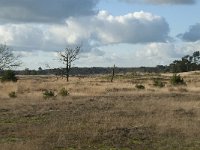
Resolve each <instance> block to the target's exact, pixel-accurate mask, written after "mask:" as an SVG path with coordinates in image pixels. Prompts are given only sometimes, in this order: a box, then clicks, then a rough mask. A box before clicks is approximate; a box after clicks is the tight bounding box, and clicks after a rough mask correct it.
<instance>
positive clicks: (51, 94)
mask: <svg viewBox="0 0 200 150" xmlns="http://www.w3.org/2000/svg"><path fill="white" fill-rule="evenodd" d="M53 97H55V93H54V92H53V91H51V90H45V91H44V92H43V98H44V99H49V98H53Z"/></svg>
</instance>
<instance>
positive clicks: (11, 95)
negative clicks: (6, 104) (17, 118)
mask: <svg viewBox="0 0 200 150" xmlns="http://www.w3.org/2000/svg"><path fill="white" fill-rule="evenodd" d="M8 95H9V97H10V98H16V97H17V95H16V92H14V91H12V92H10V93H9V94H8Z"/></svg>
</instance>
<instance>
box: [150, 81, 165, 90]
mask: <svg viewBox="0 0 200 150" xmlns="http://www.w3.org/2000/svg"><path fill="white" fill-rule="evenodd" d="M153 82H154V83H153V85H154V86H156V87H160V88H162V87H164V86H165V84H164V83H163V82H162V81H161V80H160V79H154V80H153Z"/></svg>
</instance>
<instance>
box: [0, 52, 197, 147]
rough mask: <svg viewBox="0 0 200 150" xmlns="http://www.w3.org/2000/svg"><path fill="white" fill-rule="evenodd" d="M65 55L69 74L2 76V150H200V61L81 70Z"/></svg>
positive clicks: (187, 59) (15, 73)
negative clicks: (72, 66)
mask: <svg viewBox="0 0 200 150" xmlns="http://www.w3.org/2000/svg"><path fill="white" fill-rule="evenodd" d="M66 50H67V49H66ZM71 50H72V51H73V50H76V49H71ZM10 52H11V51H9V53H10ZM74 52H75V51H74ZM10 54H11V53H10ZM65 54H66V55H65ZM74 54H77V53H74ZM62 55H63V56H64V57H62V58H64V62H65V64H66V68H65V69H49V70H43V69H42V68H41V67H40V68H39V69H38V70H37V71H35V74H34V75H31V74H32V71H31V73H30V72H29V71H30V70H24V71H25V72H29V74H25V73H24V72H23V71H11V70H9V69H12V68H13V67H14V66H15V65H14V66H12V65H8V67H6V68H2V69H1V82H0V102H1V105H0V149H3V150H4V149H5V150H7V149H13V150H27V149H28V150H51V149H52V150H53V149H55V150H76V149H83V150H94V149H98V150H132V149H137V150H138V149H139V150H143V149H166V150H169V149H170V150H171V149H174V150H177V149H181V150H184V149H185V150H186V149H199V147H200V142H199V141H200V128H199V125H200V111H199V107H200V99H199V97H200V93H199V91H200V72H199V71H198V69H199V63H198V62H199V61H198V59H199V53H198V54H197V52H195V53H194V54H193V55H192V56H188V57H184V59H183V58H182V59H181V60H180V61H175V62H173V63H172V64H170V65H169V66H157V67H155V68H145V67H142V68H117V67H113V68H92V69H91V68H82V70H81V69H79V68H71V64H70V63H69V62H70V61H69V60H70V58H72V57H68V56H69V55H68V53H62ZM1 56H3V55H0V58H3V57H1ZM10 56H12V57H11V58H14V57H13V56H14V55H10ZM70 56H75V55H70ZM76 56H77V55H76ZM191 57H192V58H191ZM76 58H77V57H75V58H73V60H75V59H76ZM0 62H3V61H0ZM67 62H68V63H67ZM185 62H187V63H185ZM183 66H184V67H183ZM174 68H175V69H174ZM183 68H185V69H186V70H181V69H183ZM67 69H69V70H68V71H70V72H67V73H68V74H65V73H66V72H64V71H67ZM73 69H75V70H77V72H76V73H74V74H73ZM84 69H85V70H84ZM93 69H94V70H96V71H95V72H92V71H91V70H93ZM140 69H143V70H142V71H141V70H140ZM55 70H57V71H58V72H54V71H55ZM88 70H90V71H91V72H92V73H91V74H90V73H86V72H87V71H88ZM94 70H93V71H94ZM192 70H196V71H192ZM51 71H52V72H51ZM81 71H83V72H81ZM104 71H105V72H104ZM182 71H190V72H184V73H179V72H182ZM47 72H48V73H47ZM59 72H60V73H59ZM63 72H64V73H63ZM177 73H179V74H177ZM64 75H66V76H67V77H69V75H71V77H70V80H68V79H66V78H65V76H64ZM72 75H73V76H72ZM68 81H69V82H68ZM111 81H112V82H111Z"/></svg>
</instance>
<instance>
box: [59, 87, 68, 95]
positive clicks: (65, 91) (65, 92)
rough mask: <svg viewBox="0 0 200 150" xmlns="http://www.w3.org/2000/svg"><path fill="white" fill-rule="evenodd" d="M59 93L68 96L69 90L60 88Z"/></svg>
mask: <svg viewBox="0 0 200 150" xmlns="http://www.w3.org/2000/svg"><path fill="white" fill-rule="evenodd" d="M59 95H61V96H63V97H64V96H68V95H69V92H68V91H67V90H66V89H65V88H62V89H61V90H60V91H59Z"/></svg>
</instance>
